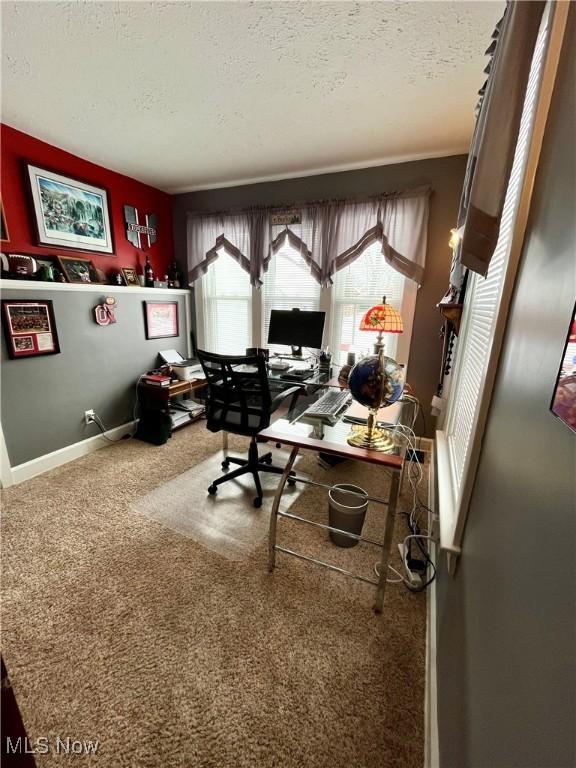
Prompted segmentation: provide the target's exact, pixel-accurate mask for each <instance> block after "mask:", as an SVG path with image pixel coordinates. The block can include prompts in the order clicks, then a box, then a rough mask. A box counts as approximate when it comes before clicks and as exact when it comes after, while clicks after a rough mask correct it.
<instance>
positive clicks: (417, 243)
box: [188, 187, 430, 287]
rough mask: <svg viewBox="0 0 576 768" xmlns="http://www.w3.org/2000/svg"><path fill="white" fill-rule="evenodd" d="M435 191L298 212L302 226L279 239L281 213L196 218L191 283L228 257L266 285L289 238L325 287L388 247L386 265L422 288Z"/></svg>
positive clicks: (191, 233)
mask: <svg viewBox="0 0 576 768" xmlns="http://www.w3.org/2000/svg"><path fill="white" fill-rule="evenodd" d="M429 195H430V189H429V188H427V187H426V188H419V189H415V190H409V191H407V192H402V193H395V194H390V195H381V196H380V197H377V198H374V199H372V200H368V201H361V202H342V201H336V202H326V203H317V204H311V205H306V206H302V207H294V208H292V209H291V211H292V212H293V214H294V216H293V218H294V222H293V223H290V224H288V225H286V227H285V228H284V229H283V230H282V231H281V232H280V233H279V235H278V236H277V237H275V238H274V239H273V238H272V220H273V211H272V210H271V209H268V210H266V209H259V210H251V211H245V212H242V213H230V214H217V215H206V216H196V215H193V214H190V215H189V217H188V276H189V282H190V284H192V283H194V282H195V281H196V280H197V279H198V278H199V277H201V276H202V275H203V274H205V273H206V270H207V268H208V266H209V265H210V264H211V263H212V262H213V261H214V260H215V259H216V258H217V257H218V252H219V250H223V251H224V252H226V253H228V255H230V256H231V257H232V258H233V259H235V260H236V261H237V262H238V264H240V266H241V267H242V268H243V269H244V270H245V271H246V272H249V274H250V282H251V284H252V285H253V286H256V287H260V285H261V284H262V275H263V272H264V271H265V270H266V268H267V265H268V262H269V259H270V256H271V254H272V253H274V252H276V251H277V250H278V249H279V248H281V247H282V245H283V244H284V242H285V241H286V240H288V241H289V243H290V245H291V246H292V248H293V249H295V250H297V251H298V252H299V253H300V255H301V256H302V258H304V260H305V261H306V263H307V264H308V266H309V268H310V270H311V273H312V275H313V276H314V278H315V279H316V280H317V281H318V282H319V283H320V284H321V285H323V286H324V285H330V284H331V282H332V277H333V275H334V273H335V272H337V271H338V270H340V269H343V268H344V267H346V266H348V265H349V264H351V263H352V262H353V261H354V260H355V259H357V258H358V257H359V256H360V255H361V254H362V253H363V252H364V251H365V250H366V248H367V247H368V246H370V245H372V244H373V243H374V242H377V241H378V242H380V243H381V252H382V256H383V258H384V259H385V261H386V262H387V263H388V264H390V265H391V266H392V267H393V268H394V269H395V270H397V271H398V272H400V273H401V274H402V275H404V276H405V277H407V278H409V279H410V280H413V281H414V282H416V283H418V284H420V283H421V281H422V276H423V273H424V265H425V258H426V240H427V226H428V201H429Z"/></svg>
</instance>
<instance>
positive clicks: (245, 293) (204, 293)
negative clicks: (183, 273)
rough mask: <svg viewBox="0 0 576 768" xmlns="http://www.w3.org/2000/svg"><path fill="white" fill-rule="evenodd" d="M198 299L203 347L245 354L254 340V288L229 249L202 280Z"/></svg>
mask: <svg viewBox="0 0 576 768" xmlns="http://www.w3.org/2000/svg"><path fill="white" fill-rule="evenodd" d="M199 283H201V285H199V287H198V288H197V293H196V301H197V302H198V303H199V307H201V308H202V309H203V312H202V317H201V319H202V321H203V329H202V331H203V332H202V337H200V329H198V331H199V333H198V335H199V338H201V339H202V340H201V346H202V348H203V349H205V350H207V351H208V352H217V353H218V354H221V355H238V354H243V353H244V351H245V349H246V347H249V346H250V345H251V343H252V287H251V285H250V277H249V275H248V273H247V272H245V271H244V270H243V269H242V267H241V266H240V265H239V264H238V263H237V262H236V261H234V259H233V258H232V257H231V256H229V255H228V254H227V253H226V252H224V251H220V252H219V255H218V258H217V259H216V261H214V262H213V263H212V264H211V265H210V266H209V267H208V271H207V273H206V275H204V277H203V278H202V280H200V281H199Z"/></svg>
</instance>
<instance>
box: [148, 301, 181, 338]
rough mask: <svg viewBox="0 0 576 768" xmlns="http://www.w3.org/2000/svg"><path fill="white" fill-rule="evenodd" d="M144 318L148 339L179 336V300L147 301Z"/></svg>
mask: <svg viewBox="0 0 576 768" xmlns="http://www.w3.org/2000/svg"><path fill="white" fill-rule="evenodd" d="M144 319H145V322H146V338H147V339H167V338H169V337H171V336H178V302H177V301H145V302H144Z"/></svg>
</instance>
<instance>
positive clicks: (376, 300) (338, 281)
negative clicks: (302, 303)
mask: <svg viewBox="0 0 576 768" xmlns="http://www.w3.org/2000/svg"><path fill="white" fill-rule="evenodd" d="M405 281H406V278H405V277H404V276H403V275H401V274H400V273H399V272H397V271H396V270H395V269H393V268H392V267H391V266H390V265H389V264H387V263H386V262H385V261H384V257H383V256H382V243H380V242H375V243H373V244H372V245H370V246H369V247H368V248H366V250H365V251H364V253H363V254H362V255H361V256H359V257H358V258H357V259H356V260H355V261H353V262H352V263H351V264H350V265H349V266H347V267H345V268H344V269H342V270H340V271H339V272H337V273H336V274H335V276H334V287H333V292H334V304H333V306H334V310H333V319H332V334H331V338H332V353H333V355H334V359H335V362H336V363H337V364H339V365H342V364H344V363H345V362H346V355H347V353H348V352H355V353H356V355H357V356H360V355H363V354H372V350H373V348H374V342H375V340H376V339H375V334H373V333H366V332H365V331H360V330H359V326H360V321H361V320H362V317H363V316H364V314H365V313H366V312H367V311H368V310H369V309H370V307H373V306H374V305H375V304H380V303H381V302H382V298H383V297H384V296H386V302H387V303H388V304H390V305H391V306H393V307H394V308H395V309H397V310H398V311H400V309H401V304H402V297H403V292H404V284H405ZM384 343H385V345H386V347H385V354H387V355H388V356H389V357H395V355H396V349H397V344H398V334H395V333H388V334H385V335H384Z"/></svg>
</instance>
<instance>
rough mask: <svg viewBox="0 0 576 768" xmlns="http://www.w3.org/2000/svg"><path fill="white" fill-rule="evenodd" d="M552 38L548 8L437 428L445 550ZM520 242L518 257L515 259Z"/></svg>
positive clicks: (484, 389)
mask: <svg viewBox="0 0 576 768" xmlns="http://www.w3.org/2000/svg"><path fill="white" fill-rule="evenodd" d="M547 43H548V24H547V14H546V12H545V13H544V17H543V21H542V25H541V28H540V32H539V35H538V39H537V41H536V46H535V50H534V57H533V60H532V65H531V70H530V76H529V78H528V85H527V89H526V96H525V99H524V106H523V111H522V118H521V121H520V129H519V133H518V141H517V144H516V150H515V154H514V163H513V166H512V171H511V174H510V180H509V182H508V189H507V192H506V199H505V202H504V210H503V213H502V221H501V225H500V234H499V237H498V243H497V245H496V249H495V251H494V255H493V257H492V260H491V261H490V266H489V269H488V273H487V275H486V278H483V277H481V276H480V275H478V274H476V273H474V272H469V273H468V286H467V289H466V296H465V299H464V310H463V314H462V322H461V327H460V332H459V335H458V345H457V349H456V357H455V363H454V369H453V381H452V385H451V388H450V394H449V398H448V405H447V409H446V418H445V427H444V431H442V432H438V434H437V443H438V487H439V501H440V537H441V544H442V547H443V548H444V549H447V550H448V551H452V552H456V553H458V552H459V551H460V541H461V537H462V533H463V528H464V523H465V519H466V514H467V509H468V504H469V500H470V495H471V491H472V484H473V481H474V477H475V473H476V466H477V462H478V457H479V452H480V444H481V437H482V432H483V429H484V424H485V420H486V414H487V409H488V405H489V402H490V397H491V393H492V384H493V381H494V376H495V370H496V365H497V362H498V354H499V351H500V342H501V339H502V335H503V332H504V326H505V321H506V313H507V309H508V302H509V297H510V293H511V286H512V283H513V280H514V276H515V269H516V265H517V258H518V257H519V252H520V248H521V244H522V237H523V232H524V230H522V231H521V233H520V232H519V231H518V230H517V221H518V219H519V210H520V207H521V206H522V208H523V210H524V212H527V209H528V206H529V196H527V195H529V192H527V191H526V190H527V189H528V184H527V183H526V168H527V163H528V159H529V155H530V153H531V152H532V151H533V150H532V143H533V128H534V120H535V115H536V111H537V108H538V103H539V96H540V85H541V77H542V72H543V64H544V60H545V58H546V51H547ZM542 130H543V127H542ZM534 162H535V161H534ZM524 223H525V218H524ZM513 247H514V249H515V257H514V259H512V258H511V253H512V249H513ZM504 296H506V299H504V298H503V297H504Z"/></svg>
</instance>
